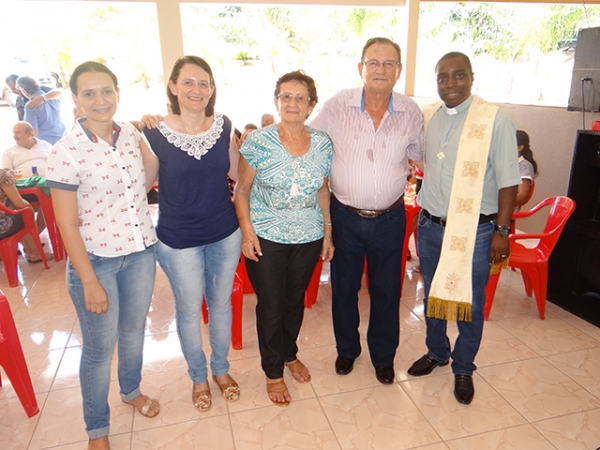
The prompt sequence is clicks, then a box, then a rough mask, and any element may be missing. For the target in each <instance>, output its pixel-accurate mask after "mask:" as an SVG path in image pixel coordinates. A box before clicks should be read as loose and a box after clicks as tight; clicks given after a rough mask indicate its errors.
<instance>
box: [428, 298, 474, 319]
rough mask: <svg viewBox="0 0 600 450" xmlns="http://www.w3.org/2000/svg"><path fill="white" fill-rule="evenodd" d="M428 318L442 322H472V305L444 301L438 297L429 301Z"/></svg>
mask: <svg viewBox="0 0 600 450" xmlns="http://www.w3.org/2000/svg"><path fill="white" fill-rule="evenodd" d="M427 317H431V318H434V319H440V320H460V321H463V322H471V321H472V320H473V317H472V316H471V303H467V302H456V301H451V300H444V299H441V298H438V297H429V298H428V299H427Z"/></svg>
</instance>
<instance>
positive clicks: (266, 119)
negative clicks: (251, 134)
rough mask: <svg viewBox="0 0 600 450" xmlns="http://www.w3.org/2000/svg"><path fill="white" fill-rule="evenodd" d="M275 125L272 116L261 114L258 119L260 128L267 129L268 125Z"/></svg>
mask: <svg viewBox="0 0 600 450" xmlns="http://www.w3.org/2000/svg"><path fill="white" fill-rule="evenodd" d="M274 123H275V118H274V117H273V114H263V115H262V117H261V118H260V126H261V128H264V127H268V126H269V125H273V124H274Z"/></svg>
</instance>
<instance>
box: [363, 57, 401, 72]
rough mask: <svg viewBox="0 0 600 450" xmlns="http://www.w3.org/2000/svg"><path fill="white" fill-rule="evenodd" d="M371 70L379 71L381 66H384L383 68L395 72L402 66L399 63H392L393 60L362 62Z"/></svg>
mask: <svg viewBox="0 0 600 450" xmlns="http://www.w3.org/2000/svg"><path fill="white" fill-rule="evenodd" d="M361 62H362V63H363V64H364V65H365V66H366V67H367V69H369V70H377V69H379V66H383V68H384V69H385V70H390V71H391V70H394V69H396V67H398V66H399V65H400V63H399V62H398V61H391V60H389V59H388V60H385V61H377V60H376V59H370V60H368V61H361Z"/></svg>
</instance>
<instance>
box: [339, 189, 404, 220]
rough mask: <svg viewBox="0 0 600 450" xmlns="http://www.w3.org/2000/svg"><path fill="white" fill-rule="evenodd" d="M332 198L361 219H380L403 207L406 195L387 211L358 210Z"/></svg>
mask: <svg viewBox="0 0 600 450" xmlns="http://www.w3.org/2000/svg"><path fill="white" fill-rule="evenodd" d="M331 196H332V197H333V198H335V199H336V200H337V202H338V203H339V204H340V205H342V206H343V207H344V208H348V209H349V210H350V211H352V212H353V213H356V214H358V215H359V216H360V217H364V218H365V219H374V218H375V217H379V216H380V215H382V214H385V213H387V212H390V211H393V210H394V209H396V208H398V207H399V206H402V205H403V204H404V194H402V195H401V196H400V198H399V199H398V200H396V201H395V202H394V203H392V205H391V206H390V207H389V208H387V209H358V208H354V207H353V206H349V205H344V204H343V203H342V202H340V201H339V200H338V199H337V198H336V197H335V195H333V194H332V195H331Z"/></svg>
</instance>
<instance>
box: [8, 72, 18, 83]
mask: <svg viewBox="0 0 600 450" xmlns="http://www.w3.org/2000/svg"><path fill="white" fill-rule="evenodd" d="M18 78H19V75H15V74H14V73H13V74H10V75H9V76H7V77H6V79H5V80H4V82H5V83H8V82H9V81H12V82H13V83H16V82H17V79H18Z"/></svg>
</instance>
